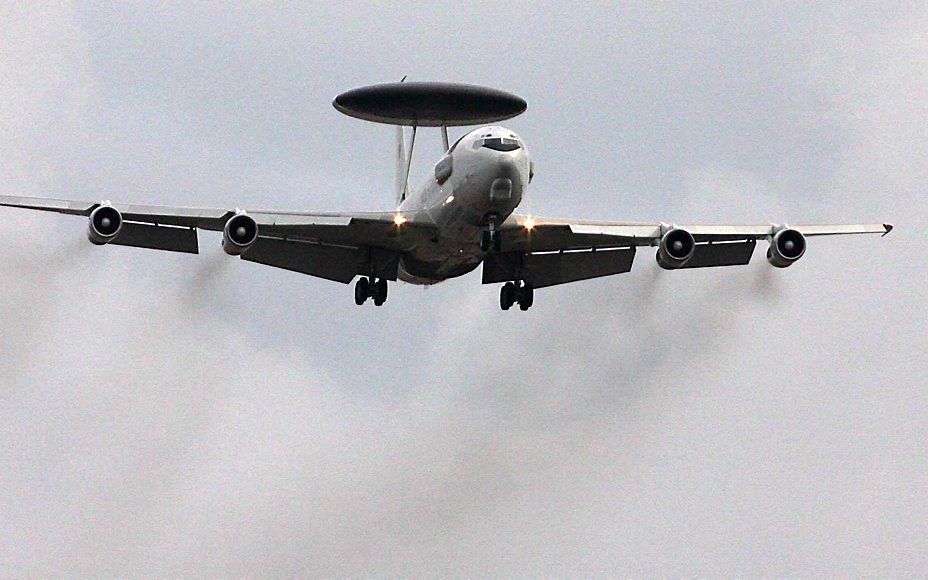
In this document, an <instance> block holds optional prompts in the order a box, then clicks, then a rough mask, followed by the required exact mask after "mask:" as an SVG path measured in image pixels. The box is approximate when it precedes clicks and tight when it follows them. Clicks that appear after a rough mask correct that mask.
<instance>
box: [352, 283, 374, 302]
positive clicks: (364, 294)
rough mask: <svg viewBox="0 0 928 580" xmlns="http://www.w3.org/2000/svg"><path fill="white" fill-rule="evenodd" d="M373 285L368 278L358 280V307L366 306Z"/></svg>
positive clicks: (356, 287) (355, 297) (355, 300)
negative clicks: (365, 302)
mask: <svg viewBox="0 0 928 580" xmlns="http://www.w3.org/2000/svg"><path fill="white" fill-rule="evenodd" d="M370 289H371V283H370V281H369V280H368V279H367V278H358V281H357V282H355V284H354V303H355V304H357V305H358V306H360V305H362V304H364V301H365V300H367V298H368V296H370Z"/></svg>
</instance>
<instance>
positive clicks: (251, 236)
mask: <svg viewBox="0 0 928 580" xmlns="http://www.w3.org/2000/svg"><path fill="white" fill-rule="evenodd" d="M257 239H258V223H257V222H256V221H255V220H254V218H252V217H251V216H248V215H245V214H243V213H240V214H238V215H235V216H232V217H231V218H229V221H227V222H226V227H225V228H223V230H222V249H223V250H224V251H225V253H227V254H229V255H230V256H238V255H241V254H242V252H244V251H245V250H247V249H248V248H250V247H251V245H252V244H254V243H255V240H257Z"/></svg>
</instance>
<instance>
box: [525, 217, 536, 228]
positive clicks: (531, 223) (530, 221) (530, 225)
mask: <svg viewBox="0 0 928 580" xmlns="http://www.w3.org/2000/svg"><path fill="white" fill-rule="evenodd" d="M522 227H523V228H525V229H526V230H528V231H532V229H534V227H535V220H533V219H532V218H528V219H526V220H525V221H524V222H522Z"/></svg>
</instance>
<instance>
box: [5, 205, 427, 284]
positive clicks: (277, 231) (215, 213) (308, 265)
mask: <svg viewBox="0 0 928 580" xmlns="http://www.w3.org/2000/svg"><path fill="white" fill-rule="evenodd" d="M102 205H111V206H112V207H113V208H115V209H117V210H118V211H119V212H120V214H121V216H122V219H123V220H124V222H123V224H122V227H121V229H120V231H119V234H118V235H117V236H115V238H113V239H112V240H111V241H109V242H108V243H112V244H114V245H122V246H132V247H139V248H151V249H157V250H167V251H174V252H184V253H192V254H196V253H198V252H199V243H198V238H197V230H198V229H202V230H211V231H222V230H223V228H224V227H225V226H226V223H227V222H228V221H229V219H231V218H232V217H234V216H235V215H237V214H238V213H240V212H239V211H238V210H227V209H203V208H184V207H160V206H143V205H129V204H109V202H88V201H74V200H56V199H44V198H28V197H12V196H0V206H7V207H18V208H24V209H33V210H39V211H48V212H54V213H60V214H67V215H79V216H85V217H86V216H90V215H91V214H92V213H93V212H94V210H96V209H97V208H99V207H100V206H102ZM248 215H249V216H250V217H251V218H252V219H254V220H255V222H256V224H257V227H258V238H257V240H256V241H255V242H254V244H252V245H251V246H250V247H249V248H248V249H247V250H246V251H244V252H242V254H241V257H242V259H243V260H246V261H249V262H255V263H259V264H265V265H268V266H273V267H277V268H283V269H286V270H291V271H295V272H300V273H303V274H309V275H312V276H317V277H320V278H325V279H328V280H333V281H338V282H343V283H348V282H350V281H351V280H352V279H353V278H354V277H355V276H357V275H359V274H360V275H375V276H377V277H379V278H385V279H388V280H396V277H397V264H398V262H399V255H400V254H401V253H402V252H405V251H409V250H410V249H411V248H413V247H415V246H416V245H417V244H418V243H420V242H421V241H422V239H424V238H425V237H433V236H434V231H433V228H432V227H431V226H429V225H428V224H422V223H411V222H410V223H403V224H402V225H401V226H400V225H397V224H396V223H395V221H394V217H395V216H394V214H393V213H391V212H374V213H308V212H275V211H263V210H262V211H255V212H248ZM411 217H414V216H411Z"/></svg>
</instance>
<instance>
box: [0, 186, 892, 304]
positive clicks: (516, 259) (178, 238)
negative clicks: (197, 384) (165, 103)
mask: <svg viewBox="0 0 928 580" xmlns="http://www.w3.org/2000/svg"><path fill="white" fill-rule="evenodd" d="M0 206H8V207H18V208H25V209H33V210H40V211H49V212H55V213H61V214H68V215H80V216H91V215H92V214H94V213H95V210H97V209H98V208H101V206H108V207H113V208H115V209H116V210H118V212H119V214H120V215H121V218H122V220H124V221H123V223H122V228H121V230H120V231H119V233H118V235H116V236H115V237H113V238H112V239H111V240H108V243H113V244H116V245H124V246H133V247H140V248H153V249H159V250H167V251H174V252H186V253H198V252H199V245H198V239H197V230H198V229H204V230H212V231H222V230H223V229H224V228H225V227H226V225H227V224H228V223H229V220H230V219H231V218H233V217H235V216H237V215H239V214H240V213H241V212H240V211H239V210H230V209H202V208H185V207H159V206H145V205H129V204H118V205H113V204H110V203H109V202H88V201H74V200H56V199H44V198H29V197H13V196H0ZM247 215H248V216H250V217H251V218H252V219H253V220H254V222H255V224H256V226H257V232H258V235H257V239H256V240H255V241H254V243H253V244H252V245H250V246H249V247H248V248H247V249H245V250H243V251H242V252H241V257H242V259H244V260H246V261H250V262H255V263H259V264H264V265H268V266H273V267H277V268H283V269H287V270H291V271H295V272H300V273H303V274H309V275H312V276H317V277H320V278H325V279H328V280H334V281H338V282H343V283H347V282H350V281H351V280H352V279H353V278H354V277H355V276H357V275H365V276H375V277H376V278H384V279H387V280H396V278H397V269H398V264H399V259H400V256H401V255H402V254H404V253H407V252H410V251H412V250H414V249H415V247H416V246H417V245H418V244H421V243H423V242H425V241H427V240H433V239H437V237H438V236H439V235H440V231H439V230H438V229H437V228H436V226H434V225H433V224H432V223H431V220H430V219H429V218H428V216H427V214H425V213H423V214H422V215H421V216H420V215H416V214H413V215H409V214H407V215H406V216H404V218H405V219H404V220H400V221H401V222H402V223H397V221H395V219H394V218H395V217H396V216H395V214H394V213H392V212H379V213H309V212H278V211H254V212H249V213H248V214H247ZM891 229H892V226H890V225H889V224H883V223H875V224H849V225H800V226H785V225H773V224H763V225H702V224H692V225H670V224H664V223H650V224H648V223H619V222H593V221H579V220H561V219H546V218H531V217H529V216H523V215H515V214H514V215H512V216H510V217H509V219H507V220H506V222H505V223H503V224H502V226H501V229H500V236H501V247H500V251H499V252H491V253H489V254H487V257H486V259H485V261H484V268H483V282H484V283H497V282H504V281H518V280H524V281H526V282H528V283H530V284H532V285H534V286H535V287H538V288H541V287H545V286H554V285H557V284H566V283H569V282H576V281H579V280H587V279H590V278H598V277H602V276H611V275H614V274H621V273H624V272H628V271H629V270H630V269H631V267H632V263H633V262H634V259H635V255H636V249H637V248H638V247H640V246H659V247H661V248H663V247H664V245H663V244H662V240H663V239H664V237H665V235H667V234H668V232H671V231H672V230H683V231H684V232H686V236H688V237H687V238H686V239H688V240H689V241H690V243H691V245H692V246H693V247H692V252H690V253H689V254H688V256H687V259H686V260H684V261H680V263H678V264H675V265H673V266H672V267H673V269H688V268H707V267H719V266H735V265H744V264H748V263H749V262H750V260H751V256H752V255H753V253H754V249H755V246H756V244H757V242H758V241H759V240H765V241H767V242H769V243H770V244H771V250H773V249H777V248H778V246H777V245H776V240H777V237H778V235H779V234H780V233H781V232H782V231H783V230H789V231H792V232H794V236H793V237H792V238H791V239H790V240H788V244H792V245H790V246H789V247H790V248H795V245H796V244H801V245H802V251H804V249H805V238H806V237H812V236H826V235H846V234H882V235H886V234H887V233H889V232H890V230H891ZM784 248H787V246H784ZM787 249H788V248H787ZM771 250H768V259H770V260H771V263H772V264H774V265H777V266H779V267H785V266H786V265H789V264H790V263H791V261H789V260H785V261H784V260H779V261H777V260H776V259H771V256H770V253H769V252H770V251H771ZM659 253H660V252H659ZM799 255H801V252H800V253H799ZM796 259H798V257H797V258H796ZM659 262H660V260H659ZM662 266H665V267H666V265H665V264H663V263H662Z"/></svg>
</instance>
